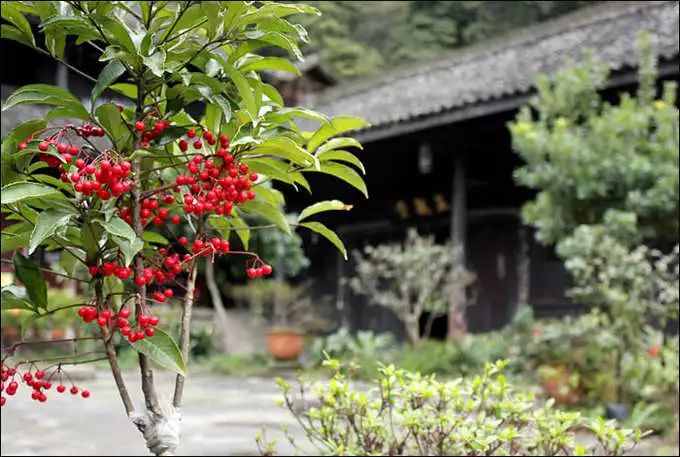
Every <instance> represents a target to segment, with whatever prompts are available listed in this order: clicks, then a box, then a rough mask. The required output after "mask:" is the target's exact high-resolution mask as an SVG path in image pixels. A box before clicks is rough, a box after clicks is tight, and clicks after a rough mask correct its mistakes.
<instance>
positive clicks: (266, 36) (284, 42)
mask: <svg viewBox="0 0 680 457" xmlns="http://www.w3.org/2000/svg"><path fill="white" fill-rule="evenodd" d="M243 35H244V36H245V37H246V38H248V39H250V40H259V41H264V42H265V43H267V44H270V45H273V46H277V47H279V48H281V49H285V50H286V51H288V52H290V53H291V54H292V55H293V56H295V58H296V59H298V60H302V52H301V51H300V48H299V47H298V45H297V44H296V43H295V41H294V40H292V39H291V38H289V37H288V36H286V35H284V34H283V33H281V32H262V31H261V30H253V31H248V32H245V33H244V34H243Z"/></svg>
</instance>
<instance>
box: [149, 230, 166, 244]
mask: <svg viewBox="0 0 680 457" xmlns="http://www.w3.org/2000/svg"><path fill="white" fill-rule="evenodd" d="M142 239H143V240H144V241H146V242H147V243H156V244H168V243H170V242H169V241H168V239H167V238H166V237H164V236H163V235H161V234H160V233H156V232H151V231H145V232H144V234H143V235H142Z"/></svg>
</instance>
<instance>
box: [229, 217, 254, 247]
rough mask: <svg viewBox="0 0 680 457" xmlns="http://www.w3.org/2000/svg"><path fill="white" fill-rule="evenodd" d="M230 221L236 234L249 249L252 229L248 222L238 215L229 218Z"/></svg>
mask: <svg viewBox="0 0 680 457" xmlns="http://www.w3.org/2000/svg"><path fill="white" fill-rule="evenodd" d="M229 222H230V223H231V225H232V227H233V228H234V232H236V236H238V237H239V239H240V240H241V243H242V244H243V247H244V248H245V249H248V246H249V245H250V229H249V228H248V224H246V222H245V221H244V220H243V219H241V218H240V217H238V216H234V217H231V218H229Z"/></svg>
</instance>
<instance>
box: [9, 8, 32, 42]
mask: <svg viewBox="0 0 680 457" xmlns="http://www.w3.org/2000/svg"><path fill="white" fill-rule="evenodd" d="M16 5H17V2H2V4H0V15H1V16H2V18H3V19H5V20H6V21H7V22H9V23H10V24H12V25H14V26H15V27H16V29H17V30H19V31H20V32H21V33H22V34H23V35H24V36H25V37H26V40H27V41H28V43H30V44H29V46H35V39H34V38H33V31H32V30H31V24H29V23H28V20H27V19H26V17H24V15H23V14H22V13H21V11H20V10H19V9H17V7H16ZM3 38H5V36H4V33H3Z"/></svg>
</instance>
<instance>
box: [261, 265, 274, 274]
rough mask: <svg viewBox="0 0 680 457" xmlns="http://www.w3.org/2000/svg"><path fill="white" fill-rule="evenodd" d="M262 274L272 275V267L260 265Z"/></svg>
mask: <svg viewBox="0 0 680 457" xmlns="http://www.w3.org/2000/svg"><path fill="white" fill-rule="evenodd" d="M262 273H264V274H265V275H270V274H271V273H272V267H271V265H266V264H265V265H262Z"/></svg>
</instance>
